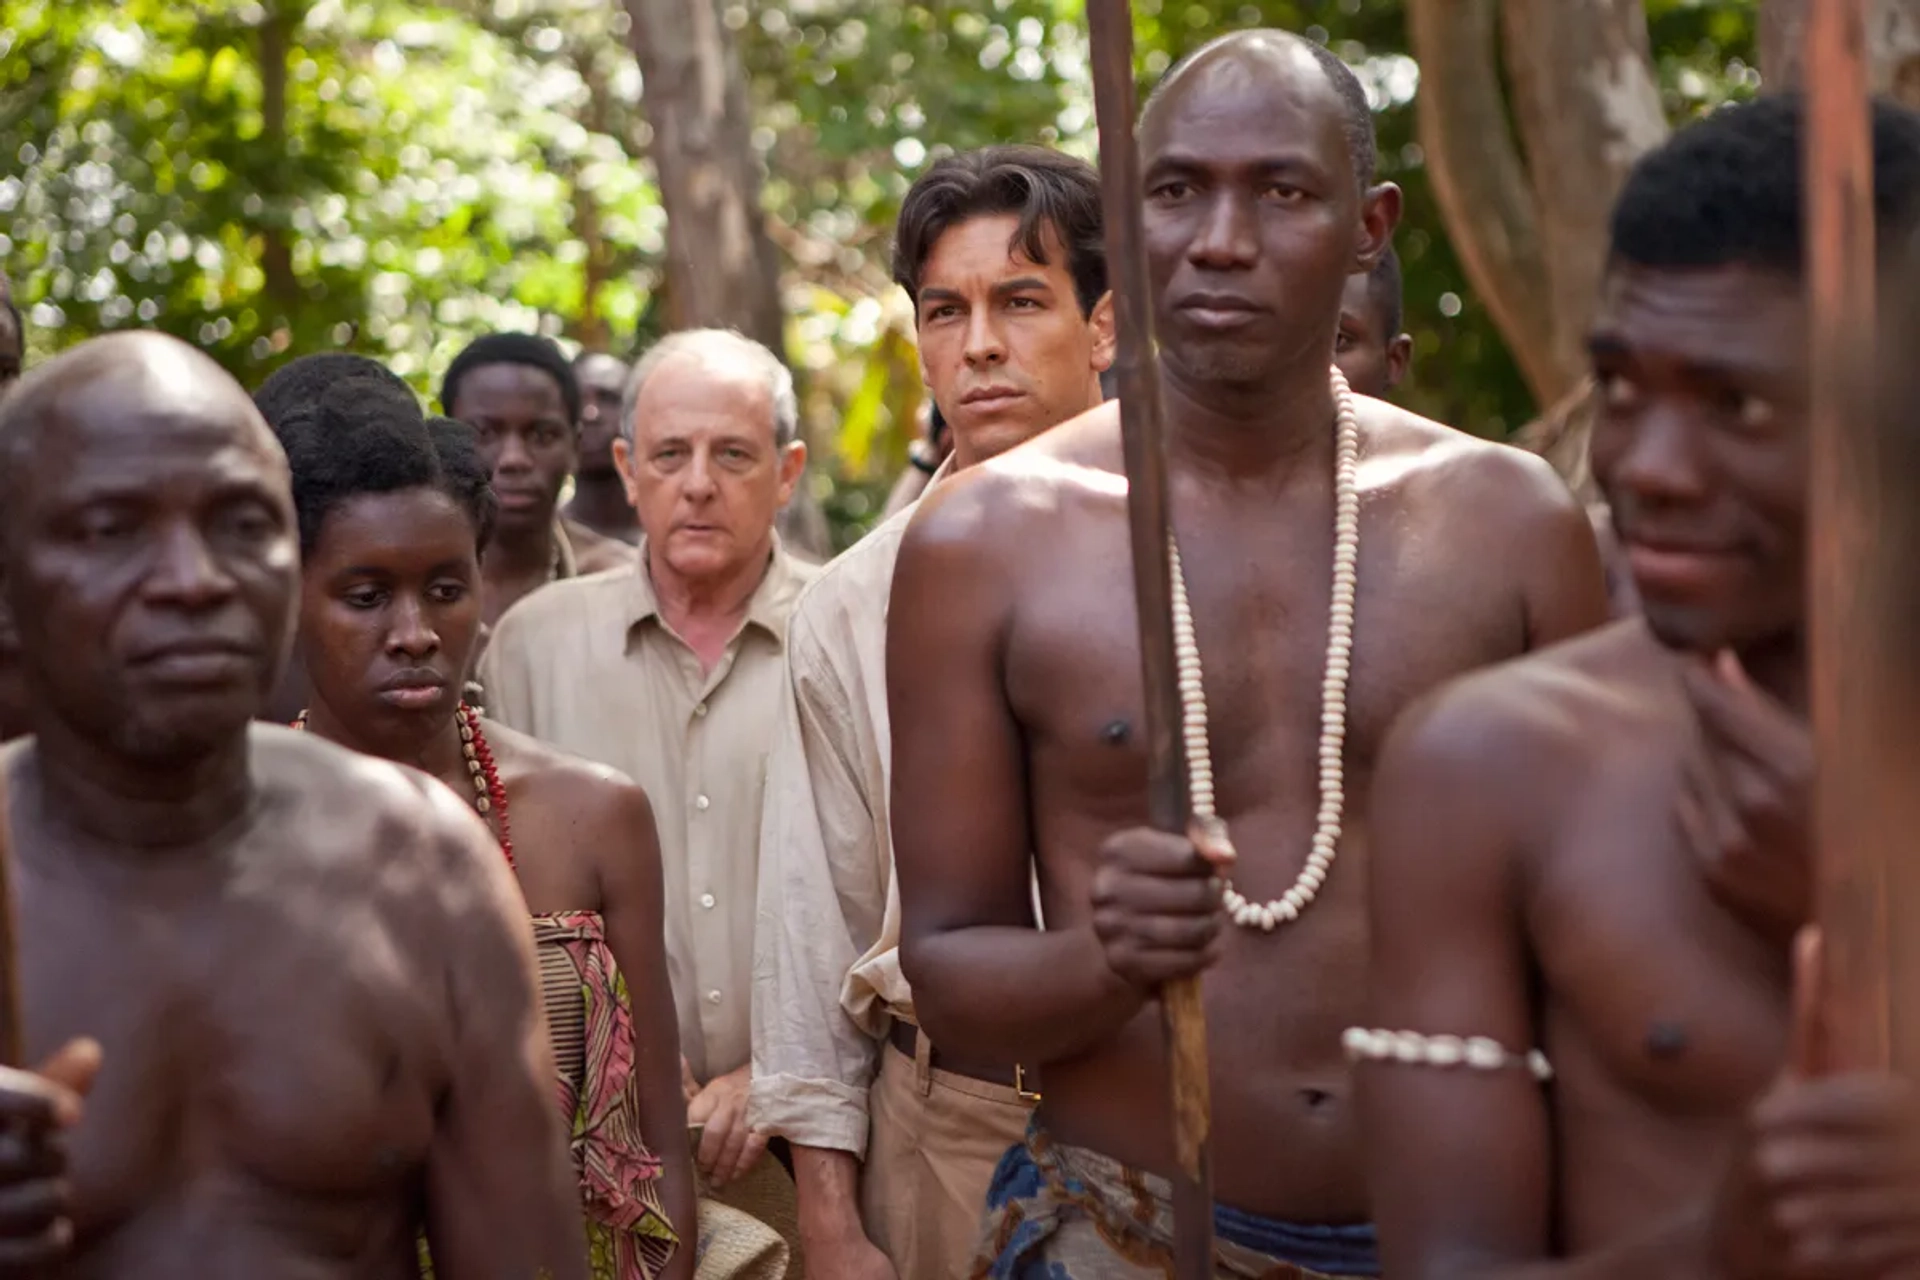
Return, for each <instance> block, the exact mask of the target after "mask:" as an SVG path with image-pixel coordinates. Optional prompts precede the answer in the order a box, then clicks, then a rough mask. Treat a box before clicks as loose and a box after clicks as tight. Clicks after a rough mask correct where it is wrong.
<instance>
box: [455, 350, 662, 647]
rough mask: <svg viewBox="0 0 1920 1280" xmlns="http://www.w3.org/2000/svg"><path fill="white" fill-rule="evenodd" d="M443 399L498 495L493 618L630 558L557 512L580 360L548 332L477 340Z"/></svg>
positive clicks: (576, 443)
mask: <svg viewBox="0 0 1920 1280" xmlns="http://www.w3.org/2000/svg"><path fill="white" fill-rule="evenodd" d="M440 405H441V409H442V411H443V412H445V413H446V415H447V416H448V417H450V418H456V419H458V420H459V421H461V422H464V423H466V424H467V425H468V426H470V427H472V428H473V429H474V430H475V431H476V432H478V433H479V435H480V449H481V452H482V454H484V455H485V457H486V459H487V462H488V465H490V466H491V467H492V468H493V490H494V493H495V495H497V496H498V497H499V499H500V519H499V523H498V525H497V526H496V527H495V530H494V536H493V545H492V546H490V547H489V548H488V549H487V556H486V560H485V562H484V563H483V565H482V566H481V568H482V570H483V573H484V577H485V584H484V588H485V589H484V597H485V609H484V616H485V619H486V623H487V625H488V626H492V625H493V624H494V623H496V622H498V621H499V620H500V615H501V614H503V613H505V612H506V611H507V609H508V608H509V607H511V606H512V605H513V603H514V602H515V601H517V600H519V599H520V598H521V597H522V596H524V595H526V594H527V593H528V592H530V591H533V590H535V589H536V588H538V587H542V586H545V585H546V584H547V583H549V582H554V581H558V580H559V579H562V578H572V577H577V576H579V575H581V574H587V573H594V572H597V571H599V570H601V569H611V568H615V567H616V566H619V565H624V564H632V563H633V549H632V548H631V547H629V546H627V545H626V544H625V543H622V542H617V541H615V540H614V539H612V538H607V537H603V536H601V535H600V534H597V533H595V532H593V531H592V530H591V529H588V528H586V527H585V526H583V525H578V524H575V523H573V522H572V521H570V520H567V519H566V518H565V517H563V516H562V515H561V514H560V510H559V508H560V491H561V490H562V489H563V488H565V487H566V483H567V477H568V476H570V475H572V474H573V469H574V465H575V463H576V462H577V461H578V460H579V448H580V412H581V397H580V383H579V380H578V379H576V378H575V377H574V373H573V366H572V365H571V364H570V363H568V361H567V358H566V356H564V355H563V354H561V351H560V348H559V347H558V346H557V345H555V344H554V342H553V341H552V340H551V339H548V338H543V337H540V336H539V335H538V334H532V333H490V334H487V335H486V336H484V337H480V338H476V339H474V340H473V341H472V342H471V343H469V344H468V345H467V347H466V348H465V349H464V350H463V351H461V352H460V354H459V355H457V356H455V357H454V358H453V363H452V364H451V365H449V366H448V367H447V372H446V377H445V378H444V379H443V380H442V381H441V384H440Z"/></svg>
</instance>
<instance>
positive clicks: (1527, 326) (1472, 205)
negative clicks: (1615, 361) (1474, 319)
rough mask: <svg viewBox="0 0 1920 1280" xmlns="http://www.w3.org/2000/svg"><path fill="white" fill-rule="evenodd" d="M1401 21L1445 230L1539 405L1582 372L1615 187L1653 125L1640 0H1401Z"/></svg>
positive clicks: (1656, 107)
mask: <svg viewBox="0 0 1920 1280" xmlns="http://www.w3.org/2000/svg"><path fill="white" fill-rule="evenodd" d="M1503 19H1504V23H1503V21H1502V20H1503ZM1503 25H1504V42H1503V41H1502V39H1501V36H1502V34H1503V33H1502V26H1503ZM1407 27H1408V34H1409V36H1410V37H1411V41H1412V45H1413V52H1414V57H1415V58H1416V59H1417V60H1418V61H1419V64H1420V92H1419V102H1418V108H1419V127H1420V141H1421V145H1422V146H1423V147H1424V149H1425V151H1426V153H1427V167H1428V172H1429V173H1430V174H1431V175H1432V178H1433V185H1434V193H1435V195H1436V197H1437V199H1438V201H1439V204H1440V210H1441V213H1442V214H1443V215H1444V217H1445V219H1446V222H1447V231H1448V235H1449V238H1450V239H1451V240H1452V242H1453V245H1454V248H1455V250H1456V251H1457V252H1458V253H1459V255H1460V259H1461V262H1462V263H1463V265H1464V266H1465V268H1466V271H1467V276H1468V278H1469V279H1470V280H1471V281H1472V283H1473V286H1474V289H1475V290H1476V291H1477V292H1478V293H1479V294H1480V296H1481V298H1482V300H1484V301H1485V302H1486V304H1487V307H1488V310H1489V311H1491V312H1492V314H1493V318H1494V322H1495V323H1496V324H1498V325H1499V326H1500V330H1501V333H1502V334H1503V335H1504V336H1505V338H1506V340H1507V345H1508V347H1509V348H1510V349H1511V350H1512V351H1513V353H1514V357H1515V359H1516V360H1517V362H1518V363H1519V365H1520V370H1521V373H1522V374H1523V375H1524V376H1525V377H1526V379H1527V382H1528V385H1529V386H1530V387H1531V388H1532V390H1533V393H1534V396H1535V398H1536V399H1537V400H1538V401H1539V402H1540V403H1541V404H1543V405H1545V404H1552V403H1554V402H1556V401H1558V400H1560V399H1561V398H1562V397H1564V396H1565V395H1566V394H1567V393H1568V392H1570V391H1571V390H1572V389H1573V388H1574V387H1576V386H1577V385H1578V384H1579V382H1580V379H1581V378H1582V377H1583V376H1584V375H1585V373H1586V364H1587V361H1586V351H1585V339H1586V328H1587V322H1588V320H1589V318H1590V316H1591V315H1592V311H1593V304H1594V296H1595V291H1596V289H1597V287H1598V284H1599V279H1600V270H1601V266H1602V263H1603V260H1604V258H1605V254H1606V237H1607V215H1608V211H1609V209H1610V208H1611V206H1612V204H1613V198H1614V195H1615V193H1617V192H1618V191H1619V188H1620V183H1621V181H1622V180H1623V179H1624V178H1625V176H1626V172H1627V170H1628V168H1630V167H1631V166H1632V164H1633V161H1634V160H1635V159H1636V158H1637V157H1638V156H1639V155H1640V154H1641V153H1642V152H1643V151H1645V150H1646V149H1647V148H1648V147H1650V146H1653V145H1655V144H1657V143H1658V142H1659V141H1660V140H1661V139H1662V138H1664V137H1665V136H1666V120H1665V118H1664V116H1663V115H1662V113H1661V107H1660V94H1659V88H1658V85H1657V84H1656V83H1655V80H1654V72H1653V59H1652V55H1651V53H1650V51H1649V49H1648V42H1647V24H1646V14H1645V12H1644V11H1643V10H1642V8H1641V5H1640V0H1590V3H1585V4H1580V5H1568V4H1565V3H1563V2H1561V0H1504V3H1502V0H1408V4H1407ZM1503 44H1504V57H1503V56H1502V45H1503ZM1503 71H1504V72H1505V75H1504V77H1503V75H1502V72H1503ZM1503 79H1504V81H1505V82H1506V83H1508V84H1510V85H1511V87H1512V95H1511V99H1509V98H1508V96H1507V95H1505V94H1503V93H1502V91H1501V85H1502V82H1503ZM1510 116H1511V119H1512V120H1513V121H1514V123H1515V125H1517V127H1518V131H1519V138H1518V140H1517V141H1516V139H1515V137H1514V128H1513V127H1512V126H1510V125H1509V123H1508V120H1509V117H1510ZM1523 146H1524V158H1523V153H1522V147H1523Z"/></svg>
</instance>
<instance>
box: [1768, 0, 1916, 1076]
mask: <svg viewBox="0 0 1920 1280" xmlns="http://www.w3.org/2000/svg"><path fill="white" fill-rule="evenodd" d="M1864 17H1865V15H1864V13H1863V0H1813V3H1812V5H1811V12H1810V14H1809V15H1808V20H1807V28H1806V63H1805V76H1804V83H1805V89H1804V93H1805V103H1806V111H1807V119H1806V129H1805V135H1806V136H1805V170H1804V172H1805V177H1806V193H1807V194H1806V202H1807V254H1806V258H1807V267H1806V275H1807V290H1808V298H1809V321H1810V329H1811V349H1810V353H1809V354H1810V360H1811V366H1810V384H1809V396H1810V401H1809V430H1810V441H1809V450H1810V461H1809V483H1810V486H1811V488H1810V493H1809V501H1808V515H1807V577H1808V645H1809V701H1810V704H1811V709H1812V717H1813V736H1814V749H1815V758H1816V760H1817V761H1818V776H1817V780H1816V785H1815V794H1814V828H1815V847H1816V850H1817V855H1816V861H1815V878H1816V885H1817V906H1816V913H1815V914H1816V918H1817V920H1818V922H1819V924H1820V927H1821V934H1822V938H1823V940H1824V945H1823V955H1822V963H1821V964H1820V965H1819V966H1818V969H1817V973H1818V975H1819V986H1818V988H1817V989H1816V990H1815V991H1812V992H1809V993H1805V994H1803V997H1802V999H1803V1000H1804V1001H1806V1002H1809V1003H1811V1004H1813V1005H1817V1006H1821V1007H1823V1012H1824V1016H1822V1017H1821V1018H1820V1019H1819V1021H1820V1023H1821V1024H1822V1028H1823V1030H1824V1032H1825V1035H1824V1038H1823V1041H1822V1043H1821V1044H1820V1045H1819V1046H1818V1051H1817V1052H1816V1053H1815V1054H1814V1060H1805V1059H1804V1057H1803V1060H1802V1061H1801V1062H1800V1063H1799V1064H1798V1065H1799V1066H1800V1068H1801V1069H1802V1070H1804V1071H1808V1072H1818V1071H1823V1070H1869V1069H1875V1068H1887V1067H1900V1068H1903V1069H1905V1070H1909V1071H1911V1070H1914V1069H1916V1068H1920V1024H1916V1021H1915V1019H1914V1017H1913V1014H1912V1012H1911V1010H1912V1009H1913V1006H1914V1001H1915V1000H1916V999H1917V998H1920V943H1917V942H1915V941H1913V940H1911V939H1910V938H1908V937H1904V936H1902V935H1903V934H1904V935H1911V934H1912V933H1913V932H1914V931H1913V930H1912V929H1911V928H1910V927H1906V928H1903V929H1900V930H1895V929H1893V928H1891V927H1890V926H1891V923H1892V918H1893V916H1894V914H1895V913H1896V911H1898V913H1899V914H1901V915H1902V916H1907V917H1909V919H1910V911H1911V909H1912V906H1920V897H1917V896H1916V893H1917V892H1920V865H1916V860H1915V859H1914V858H1913V857H1911V856H1910V854H1909V852H1908V851H1909V849H1910V847H1911V845H1912V844H1913V840H1914V833H1915V832H1916V831H1917V830H1920V794H1917V793H1920V788H1915V787H1914V786H1913V783H1912V777H1913V774H1912V769H1913V767H1914V763H1915V752H1914V748H1915V744H1916V729H1915V726H1914V724H1913V720H1914V714H1915V707H1914V705H1913V702H1912V700H1911V699H1910V698H1904V697H1900V696H1898V691H1903V690H1904V691H1907V692H1909V693H1910V692H1911V689H1912V682H1911V679H1910V677H1909V676H1908V675H1907V673H1906V672H1907V667H1908V666H1909V665H1910V663H1911V655H1910V654H1909V653H1906V652H1903V651H1902V650H1903V648H1904V646H1899V645H1896V644H1894V643H1891V641H1892V638H1893V637H1892V634H1891V628H1890V627H1889V625H1888V616H1889V613H1890V609H1889V604H1890V601H1889V600H1888V596H1887V593H1888V591H1889V590H1890V589H1892V588H1893V585H1894V583H1895V581H1896V575H1897V574H1898V572H1899V569H1898V565H1897V563H1896V561H1897V559H1898V557H1899V555H1900V548H1898V547H1895V546H1894V545H1893V544H1892V540H1891V539H1889V538H1888V536H1887V534H1888V531H1889V529H1890V528H1891V527H1892V526H1891V522H1890V521H1889V519H1888V516H1889V514H1890V513H1889V510H1888V508H1887V505H1886V499H1885V495H1884V483H1885V475H1884V467H1885V465H1886V461H1887V459H1886V445H1885V443H1884V442H1883V439H1882V431H1881V429H1880V424H1879V422H1878V421H1877V415H1876V412H1875V407H1874V401H1873V398H1872V396H1871V394H1870V388H1871V387H1872V386H1873V383H1874V368H1873V348H1874V335H1875V331H1876V327H1877V326H1876V322H1875V300H1874V292H1875V290H1874V277H1875V255H1874V214H1873V146H1872V131H1871V116H1870V108H1869V103H1868V98H1867V91H1866V89H1865V87H1864V86H1865V85H1866V84H1867V57H1866V39H1865V22H1864ZM1900 904H1910V905H1909V906H1908V908H1907V909H1906V910H1899V908H1900ZM1909 919H1903V922H1902V923H1903V925H1906V924H1908V923H1909ZM1903 1010H1904V1011H1907V1012H1906V1013H1905V1014H1904V1016H1903Z"/></svg>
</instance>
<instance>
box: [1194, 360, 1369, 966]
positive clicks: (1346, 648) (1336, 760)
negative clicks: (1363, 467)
mask: <svg viewBox="0 0 1920 1280" xmlns="http://www.w3.org/2000/svg"><path fill="white" fill-rule="evenodd" d="M1332 382H1333V405H1334V458H1333V606H1332V608H1331V610H1330V611H1329V613H1328V616H1327V670H1326V677H1325V679H1324V680H1323V681H1322V683H1321V686H1320V751H1319V759H1320V808H1319V813H1318V815H1317V817H1316V819H1315V821H1314V830H1313V845H1312V848H1310V849H1309V850H1308V852H1307V864H1306V866H1305V867H1303V868H1301V871H1300V876H1299V878H1298V879H1297V880H1295V881H1294V883H1293V887H1292V888H1291V889H1288V890H1287V892H1286V893H1285V894H1284V895H1282V896H1281V897H1278V898H1275V899H1273V900H1272V901H1271V902H1267V903H1264V904H1263V903H1257V902H1252V901H1250V900H1248V899H1247V898H1246V897H1245V896H1244V895H1243V894H1241V893H1240V891H1239V890H1238V889H1235V888H1234V887H1233V885H1232V883H1231V882H1228V884H1227V890H1226V904H1227V912H1228V914H1230V915H1231V916H1232V917H1233V922H1234V923H1235V924H1237V925H1240V926H1241V927H1243V928H1248V929H1252V928H1259V929H1264V930H1267V931H1268V932H1271V931H1272V930H1273V929H1274V928H1276V927H1277V926H1279V925H1282V924H1290V923H1292V922H1293V921H1294V920H1297V919H1299V918H1300V916H1301V914H1302V913H1304V912H1305V911H1306V909H1307V908H1308V907H1309V906H1310V905H1312V903H1313V899H1314V896H1315V895H1316V894H1318V893H1319V892H1320V886H1321V885H1323V884H1325V883H1326V880H1327V874H1328V872H1330V871H1331V870H1332V869H1333V860H1334V857H1335V855H1336V854H1337V853H1338V852H1339V843H1340V827H1341V817H1342V813H1343V811H1344V807H1345V803H1346V791H1345V766H1344V763H1343V754H1342V753H1343V751H1344V748H1345V744H1346V740H1347V677H1348V674H1349V672H1350V671H1351V670H1352V665H1353V601H1354V593H1355V588H1356V587H1357V585H1358V581H1359V578H1358V574H1357V571H1356V567H1357V565H1358V564H1359V559H1360V494H1359V462H1360V423H1359V418H1358V417H1357V416H1356V413H1355V410H1354V405H1353V392H1352V391H1351V390H1350V389H1349V388H1348V386H1347V379H1346V375H1344V374H1342V373H1341V372H1340V370H1339V369H1338V368H1337V367H1336V368H1335V369H1334V370H1333V371H1332ZM1167 544H1168V551H1169V554H1170V557H1171V560H1172V565H1173V655H1174V669H1175V673H1176V676H1177V679H1178V682H1179V686H1180V713H1181V714H1180V719H1181V726H1180V727H1181V737H1182V741H1183V742H1184V744H1185V746H1186V753H1187V794H1188V803H1189V804H1191V805H1192V808H1193V818H1194V822H1195V823H1196V824H1197V825H1198V826H1199V827H1200V829H1201V830H1202V831H1203V832H1205V833H1206V835H1207V837H1208V839H1209V841H1210V842H1211V843H1213V844H1215V845H1216V846H1218V847H1219V848H1220V849H1221V850H1222V851H1224V852H1226V853H1227V854H1228V855H1231V853H1232V849H1233V845H1232V842H1231V841H1230V840H1229V839H1228V836H1227V824H1226V822H1225V821H1224V820H1223V819H1222V818H1221V817H1220V815H1219V814H1218V813H1217V812H1216V811H1215V810H1214V805H1213V801H1214V794H1213V753H1212V750H1211V749H1210V747H1209V744H1208V732H1207V695H1206V690H1205V687H1204V686H1203V685H1202V683H1201V672H1200V645H1199V642H1198V641H1197V640H1196V639H1195V637H1194V631H1193V610H1192V608H1191V607H1190V606H1189V604H1188V602H1187V579H1186V574H1185V572H1184V571H1183V570H1182V569H1181V567H1180V548H1179V546H1178V545H1177V544H1175V542H1174V539H1173V535H1172V534H1168V536H1167Z"/></svg>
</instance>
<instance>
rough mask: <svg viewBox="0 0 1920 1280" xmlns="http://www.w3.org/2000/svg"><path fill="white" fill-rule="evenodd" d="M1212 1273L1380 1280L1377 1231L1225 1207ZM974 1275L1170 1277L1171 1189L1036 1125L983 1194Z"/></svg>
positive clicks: (1217, 1223) (1266, 1278)
mask: <svg viewBox="0 0 1920 1280" xmlns="http://www.w3.org/2000/svg"><path fill="white" fill-rule="evenodd" d="M1213 1233H1214V1264H1215V1274H1216V1275H1217V1276H1220V1277H1223V1278H1225V1277H1231V1278H1232V1280H1325V1278H1327V1277H1337V1276H1377V1275H1379V1274H1380V1260H1379V1253H1378V1250H1377V1248H1376V1245H1375V1241H1374V1232H1373V1227H1372V1226H1371V1225H1367V1224H1361V1225H1357V1226H1294V1225H1291V1224H1288V1223H1284V1222H1273V1221H1270V1220H1268V1219H1264V1218H1258V1217H1255V1216H1254V1215H1252V1214H1248V1213H1242V1212H1240V1211H1239V1210H1237V1209H1232V1208H1229V1207H1227V1206H1225V1205H1219V1206H1216V1207H1215V1209H1214V1215H1213ZM971 1275H972V1277H973V1280H1171V1277H1172V1275H1173V1203H1172V1188H1171V1187H1170V1186H1169V1185H1168V1183H1167V1181H1166V1179H1164V1178H1160V1177H1157V1176H1155V1175H1153V1174H1150V1173H1142V1172H1140V1171H1139V1170H1136V1169H1130V1168H1128V1167H1127V1166H1125V1165H1123V1164H1121V1163H1120V1162H1119V1161H1117V1160H1114V1159H1112V1158H1110V1157H1108V1156H1103V1155H1101V1154H1100V1153H1098V1152H1096V1151H1089V1150H1087V1149H1086V1148H1085V1147H1071V1146H1066V1145H1063V1144H1057V1143H1055V1142H1053V1141H1052V1140H1051V1139H1050V1138H1048V1137H1047V1135H1046V1133H1045V1132H1044V1131H1043V1130H1042V1129H1040V1128H1039V1126H1038V1125H1035V1126H1034V1127H1033V1128H1031V1129H1029V1130H1028V1131H1027V1140H1026V1141H1025V1142H1024V1143H1022V1144H1021V1145H1019V1146H1017V1147H1014V1148H1013V1149H1011V1150H1010V1151H1008V1152H1007V1154H1006V1156H1005V1157H1004V1158H1002V1160H1001V1161H1000V1167H999V1168H998V1169H996V1170H995V1171H994V1175H993V1185H992V1186H991V1187H990V1188H989V1189H988V1192H987V1219H986V1225H985V1227H984V1231H983V1235H982V1238H981V1242H980V1248H979V1251H978V1253H977V1255H976V1257H975V1259H974V1265H973V1270H972V1272H971Z"/></svg>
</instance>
